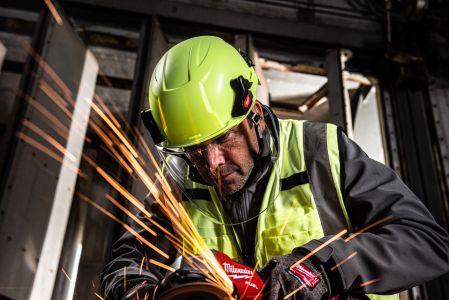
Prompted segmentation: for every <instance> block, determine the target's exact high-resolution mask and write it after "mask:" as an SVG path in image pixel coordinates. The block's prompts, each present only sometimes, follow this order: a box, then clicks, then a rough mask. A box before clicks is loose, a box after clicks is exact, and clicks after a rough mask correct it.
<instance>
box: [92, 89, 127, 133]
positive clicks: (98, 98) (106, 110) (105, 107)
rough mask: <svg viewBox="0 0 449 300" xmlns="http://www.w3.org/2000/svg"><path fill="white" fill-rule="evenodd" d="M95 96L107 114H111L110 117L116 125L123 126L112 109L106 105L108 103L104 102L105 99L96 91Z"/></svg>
mask: <svg viewBox="0 0 449 300" xmlns="http://www.w3.org/2000/svg"><path fill="white" fill-rule="evenodd" d="M94 98H95V100H97V102H98V103H99V104H100V106H101V108H102V109H103V110H104V111H105V112H106V115H108V116H109V118H110V119H111V121H112V122H113V123H114V125H115V126H116V127H117V128H121V127H122V126H121V125H120V123H119V122H118V121H117V119H116V118H115V117H114V115H113V114H112V113H111V111H110V110H109V109H108V107H107V106H106V104H104V101H103V100H101V98H100V97H99V96H98V95H97V94H95V93H94Z"/></svg>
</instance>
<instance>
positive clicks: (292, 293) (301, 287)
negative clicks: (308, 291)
mask: <svg viewBox="0 0 449 300" xmlns="http://www.w3.org/2000/svg"><path fill="white" fill-rule="evenodd" d="M304 287H305V285H304V284H302V285H301V286H300V287H299V288H297V289H296V290H294V291H293V292H291V293H290V294H288V295H287V296H285V297H284V300H285V299H288V298H290V297H291V296H293V295H294V294H296V293H297V292H299V291H300V290H302V289H303V288H304Z"/></svg>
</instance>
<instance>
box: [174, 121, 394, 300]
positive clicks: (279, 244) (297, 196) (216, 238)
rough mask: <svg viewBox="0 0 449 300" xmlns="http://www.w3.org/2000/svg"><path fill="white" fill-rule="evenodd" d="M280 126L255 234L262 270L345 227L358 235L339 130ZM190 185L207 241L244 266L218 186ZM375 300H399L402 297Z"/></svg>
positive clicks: (194, 215)
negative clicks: (343, 182)
mask: <svg viewBox="0 0 449 300" xmlns="http://www.w3.org/2000/svg"><path fill="white" fill-rule="evenodd" d="M279 125H280V130H279V134H280V136H279V145H280V147H279V158H278V159H277V161H276V162H275V163H274V165H273V168H272V171H271V174H270V178H269V180H268V183H267V188H266V190H265V194H264V196H263V199H262V202H261V208H260V212H261V213H260V215H259V216H258V220H257V222H258V224H257V230H256V233H255V234H256V239H255V252H254V257H255V259H256V261H257V262H258V265H259V266H263V265H264V264H265V263H266V262H267V261H268V260H269V259H270V258H271V257H272V256H275V255H284V254H289V253H291V252H292V250H293V249H294V248H296V247H298V246H301V245H304V244H306V243H307V242H309V241H310V240H313V239H320V238H322V237H323V236H325V235H332V234H337V233H339V232H340V231H342V230H343V229H345V228H347V229H349V231H352V227H351V222H350V220H349V217H348V214H347V212H346V208H345V205H344V202H343V197H342V193H341V186H340V153H339V150H338V139H337V130H338V128H337V127H336V126H335V125H332V124H324V123H311V122H304V121H294V120H279ZM304 132H305V133H306V134H304ZM186 185H187V187H188V188H189V189H190V193H191V194H192V195H193V199H189V200H188V201H183V206H184V208H185V209H186V211H187V212H188V214H189V216H190V218H191V220H192V222H193V224H194V225H195V226H196V228H197V229H198V232H199V234H200V235H201V236H202V238H203V239H204V241H205V243H206V244H207V245H208V247H209V248H210V249H216V250H219V251H221V252H224V253H226V254H227V255H228V256H229V257H231V258H232V259H234V260H236V261H239V262H241V257H240V255H239V251H238V249H237V247H236V243H237V244H240V241H239V238H238V236H237V235H236V234H235V233H234V232H233V229H232V226H227V225H224V224H226V223H227V221H226V220H225V219H224V218H225V214H224V213H223V208H222V205H221V202H220V200H219V197H218V196H217V193H216V191H215V189H214V187H212V186H207V185H203V184H200V183H197V182H193V181H189V180H188V178H187V177H186ZM199 208H200V209H199ZM228 223H229V222H228ZM185 247H187V245H185ZM192 251H193V252H195V249H191V248H189V252H192ZM369 298H370V299H388V300H390V299H391V300H393V299H398V296H397V295H389V296H378V295H369Z"/></svg>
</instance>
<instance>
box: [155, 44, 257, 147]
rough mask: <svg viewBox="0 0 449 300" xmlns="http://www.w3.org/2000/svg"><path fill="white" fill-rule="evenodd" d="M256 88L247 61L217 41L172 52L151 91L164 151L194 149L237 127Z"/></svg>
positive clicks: (161, 65) (164, 59)
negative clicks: (165, 149) (195, 146)
mask: <svg viewBox="0 0 449 300" xmlns="http://www.w3.org/2000/svg"><path fill="white" fill-rule="evenodd" d="M258 83H259V80H258V78H257V75H256V71H255V69H254V68H253V65H252V63H251V61H250V60H249V59H247V57H246V56H245V55H243V54H241V53H239V51H237V50H236V49H235V48H234V47H233V46H232V45H230V44H228V43H226V42H225V41H224V40H222V39H221V38H218V37H214V36H199V37H194V38H191V39H188V40H185V41H183V42H180V43H179V44H177V45H175V46H173V47H172V48H171V49H169V50H168V51H167V52H166V53H165V54H164V56H163V57H162V58H161V59H160V61H159V62H158V64H157V66H156V68H155V70H154V72H153V75H152V77H151V81H150V88H149V100H150V110H151V115H152V119H153V120H154V121H153V123H155V125H156V127H157V130H158V131H159V133H158V134H160V136H161V137H162V139H163V140H164V143H163V146H164V147H165V148H185V147H189V146H194V145H198V144H201V143H204V142H206V141H208V140H211V139H213V138H215V137H218V136H220V135H221V134H223V133H225V132H226V131H228V130H229V129H230V128H232V127H234V126H235V125H237V124H239V123H240V122H242V121H243V120H244V119H245V117H246V116H247V115H248V113H249V112H250V111H251V108H252V107H253V105H254V103H255V95H256V88H257V85H258ZM253 95H254V96H253ZM150 131H151V129H150ZM152 135H153V133H152Z"/></svg>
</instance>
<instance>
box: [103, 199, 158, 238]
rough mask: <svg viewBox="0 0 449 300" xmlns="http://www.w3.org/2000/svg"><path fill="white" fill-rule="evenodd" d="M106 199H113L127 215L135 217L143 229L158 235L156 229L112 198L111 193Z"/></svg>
mask: <svg viewBox="0 0 449 300" xmlns="http://www.w3.org/2000/svg"><path fill="white" fill-rule="evenodd" d="M106 199H108V200H109V201H111V202H112V203H113V204H114V205H115V206H117V207H118V208H119V209H120V210H121V211H123V212H124V213H125V214H126V215H128V216H129V217H130V218H131V219H133V220H134V221H135V222H136V223H137V224H139V225H140V226H141V227H142V228H143V229H145V230H146V231H148V232H149V233H151V234H152V235H154V236H156V232H154V230H152V229H151V228H150V227H148V226H147V225H145V223H143V222H142V221H141V220H139V218H137V217H136V216H135V215H134V214H133V213H131V212H130V211H129V210H128V209H126V208H125V207H124V206H123V205H121V204H120V203H118V201H117V200H115V199H114V198H112V197H111V196H110V195H108V194H106Z"/></svg>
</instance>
